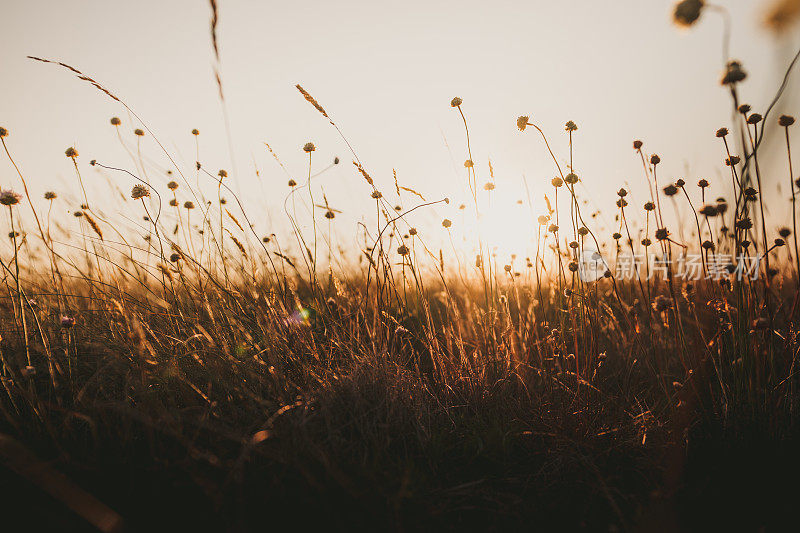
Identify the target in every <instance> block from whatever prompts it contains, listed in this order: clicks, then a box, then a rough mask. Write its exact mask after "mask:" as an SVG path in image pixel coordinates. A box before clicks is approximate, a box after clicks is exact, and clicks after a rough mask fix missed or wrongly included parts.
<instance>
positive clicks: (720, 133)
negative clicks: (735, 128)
mask: <svg viewBox="0 0 800 533" xmlns="http://www.w3.org/2000/svg"><path fill="white" fill-rule="evenodd" d="M726 135H728V128H720V129H718V130H717V137H720V138H722V137H725V136H726Z"/></svg>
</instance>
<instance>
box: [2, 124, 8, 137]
mask: <svg viewBox="0 0 800 533" xmlns="http://www.w3.org/2000/svg"><path fill="white" fill-rule="evenodd" d="M2 137H8V130H7V129H5V128H4V127H2V126H0V138H2Z"/></svg>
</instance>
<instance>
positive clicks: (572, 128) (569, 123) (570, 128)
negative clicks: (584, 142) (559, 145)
mask: <svg viewBox="0 0 800 533" xmlns="http://www.w3.org/2000/svg"><path fill="white" fill-rule="evenodd" d="M564 129H565V130H567V131H575V130H577V129H578V126H577V124H575V123H574V122H572V121H571V120H568V121H567V123H566V124H565V125H564Z"/></svg>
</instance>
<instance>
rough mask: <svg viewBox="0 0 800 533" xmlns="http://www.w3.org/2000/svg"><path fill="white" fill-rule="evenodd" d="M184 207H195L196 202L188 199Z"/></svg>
mask: <svg viewBox="0 0 800 533" xmlns="http://www.w3.org/2000/svg"><path fill="white" fill-rule="evenodd" d="M183 207H185V208H186V209H194V203H192V202H191V201H189V200H186V201H185V202H183Z"/></svg>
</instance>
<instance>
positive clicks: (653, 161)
mask: <svg viewBox="0 0 800 533" xmlns="http://www.w3.org/2000/svg"><path fill="white" fill-rule="evenodd" d="M660 162H661V158H660V157H658V154H653V155H651V156H650V164H651V165H654V166H655V165H657V164H659V163H660Z"/></svg>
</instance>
